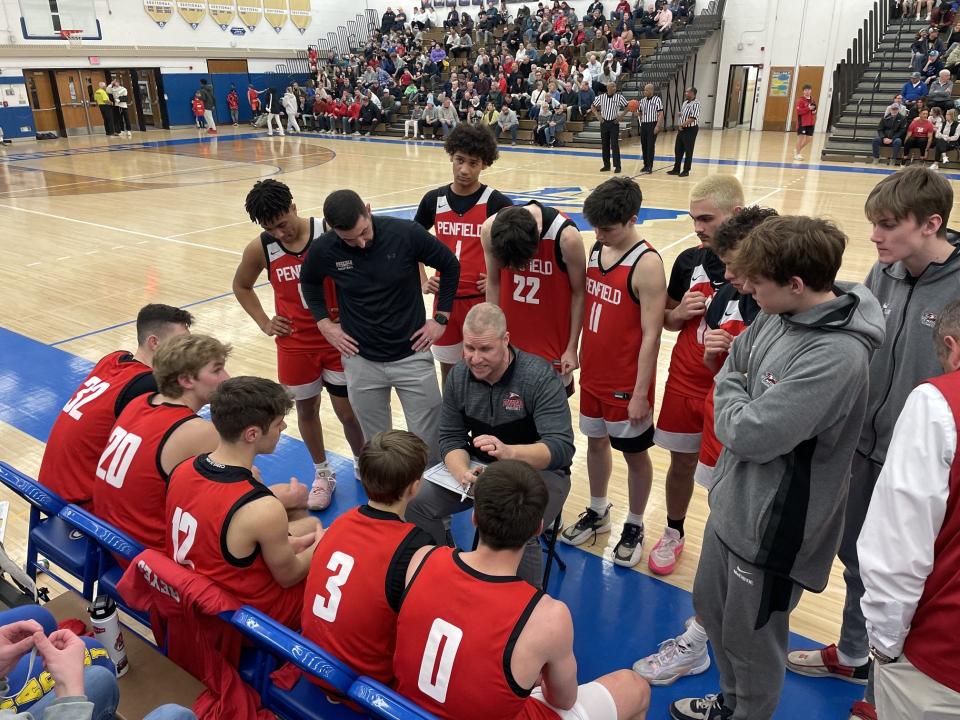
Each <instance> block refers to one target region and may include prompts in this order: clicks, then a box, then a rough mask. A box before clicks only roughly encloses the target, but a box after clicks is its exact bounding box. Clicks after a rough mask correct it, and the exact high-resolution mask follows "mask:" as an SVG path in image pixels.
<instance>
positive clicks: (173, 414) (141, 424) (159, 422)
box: [93, 335, 231, 550]
mask: <svg viewBox="0 0 960 720" xmlns="http://www.w3.org/2000/svg"><path fill="white" fill-rule="evenodd" d="M230 352H231V347H230V346H229V345H224V344H222V343H221V342H220V341H219V340H217V339H215V338H212V337H210V336H209V335H181V336H177V337H173V338H170V339H168V340H166V341H165V342H163V343H162V344H161V345H160V346H159V347H158V348H157V351H156V353H155V354H154V357H153V374H154V376H155V377H156V380H157V387H158V389H159V392H156V393H149V394H147V395H140V396H139V397H137V398H135V399H133V400H131V401H130V403H128V404H127V407H126V408H124V410H123V412H121V413H120V417H118V418H117V422H116V423H115V424H114V426H113V429H112V430H111V431H110V437H109V440H108V441H107V444H106V447H105V449H104V450H103V451H102V453H101V455H100V460H99V462H98V463H97V467H96V471H95V474H96V479H95V480H94V482H93V504H94V507H95V508H96V512H97V516H99V517H101V518H103V519H104V520H106V521H107V522H109V523H111V524H112V525H115V526H116V527H118V528H119V529H120V530H123V531H124V532H126V533H128V534H129V535H131V536H132V537H133V538H134V539H135V540H137V542H139V543H141V544H142V545H144V546H145V547H148V548H152V549H154V550H163V547H164V543H165V538H166V534H165V528H164V524H163V513H162V512H161V510H160V508H161V507H163V500H164V497H165V496H166V492H167V482H168V481H169V479H170V473H171V472H172V471H173V469H174V468H175V467H176V466H177V465H179V464H180V463H181V462H183V461H184V460H186V459H187V458H189V457H192V456H193V455H198V454H200V453H202V452H209V451H210V450H213V448H215V447H216V446H217V435H216V432H215V431H214V429H213V426H212V425H211V424H210V423H209V422H207V421H206V420H203V419H202V418H200V417H199V416H198V415H197V412H198V411H199V410H200V408H202V407H203V406H204V405H206V404H207V403H208V402H210V395H211V394H212V393H213V391H214V390H216V389H217V386H218V385H219V384H220V383H221V382H223V381H224V380H226V379H227V378H228V377H230V376H229V375H228V374H227V371H226V369H225V368H224V365H225V363H226V361H227V357H228V356H229V355H230Z"/></svg>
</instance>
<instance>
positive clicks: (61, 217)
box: [0, 205, 243, 255]
mask: <svg viewBox="0 0 960 720" xmlns="http://www.w3.org/2000/svg"><path fill="white" fill-rule="evenodd" d="M0 208H2V209H6V210H16V211H18V212H25V213H30V214H31V215H41V216H42V217H48V218H53V219H54V220H66V221H68V222H73V223H79V224H80V225H89V226H90V227H97V228H101V229H103V230H113V231H114V232H122V233H127V234H128V235H139V236H140V237H146V238H150V239H151V240H163V241H164V242H172V243H176V244H178V245H189V246H190V247H197V248H203V249H204V250H214V251H215V252H221V253H227V254H228V255H242V254H243V253H241V252H240V251H239V250H230V249H228V248H221V247H216V246H214V245H204V244H202V243H194V242H189V241H187V240H177V239H176V238H172V237H163V236H162V235H153V234H151V233H145V232H140V231H139V230H127V229H126V228H120V227H114V226H113V225H104V224H103V223H97V222H91V221H90V220H78V219H77V218H72V217H66V216H64V215H54V214H53V213H47V212H42V211H40V210H28V209H27V208H21V207H16V206H15V205H0Z"/></svg>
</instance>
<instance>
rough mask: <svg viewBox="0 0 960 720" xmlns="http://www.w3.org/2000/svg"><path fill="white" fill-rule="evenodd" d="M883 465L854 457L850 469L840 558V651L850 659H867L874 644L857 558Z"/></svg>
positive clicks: (859, 456)
mask: <svg viewBox="0 0 960 720" xmlns="http://www.w3.org/2000/svg"><path fill="white" fill-rule="evenodd" d="M881 468H882V465H877V464H876V463H874V462H871V461H870V460H867V459H866V458H865V457H863V456H862V455H861V454H860V453H854V454H853V465H852V466H851V468H850V490H849V491H848V493H847V510H846V516H845V518H844V522H843V537H842V538H841V540H840V550H839V551H838V552H837V555H838V556H839V558H840V562H842V563H843V580H844V582H845V583H846V585H847V595H846V598H845V599H844V601H843V625H841V626H840V642H838V643H837V649H838V650H840V652H842V653H844V654H845V655H849V656H850V657H867V655H869V654H870V643H869V641H868V640H867V625H866V620H864V618H863V610H862V609H861V608H860V599H861V598H862V597H863V592H864V589H863V581H862V580H861V579H860V558H859V557H858V556H857V539H858V538H859V537H860V531H861V530H862V529H863V521H864V520H866V518H867V509H868V508H869V507H870V498H871V497H872V496H873V488H874V487H876V484H877V478H878V477H880V470H881Z"/></svg>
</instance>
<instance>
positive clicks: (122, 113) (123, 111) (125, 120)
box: [107, 78, 133, 137]
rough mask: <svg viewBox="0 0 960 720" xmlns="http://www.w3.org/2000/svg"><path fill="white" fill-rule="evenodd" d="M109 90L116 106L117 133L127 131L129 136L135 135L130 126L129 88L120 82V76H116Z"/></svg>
mask: <svg viewBox="0 0 960 720" xmlns="http://www.w3.org/2000/svg"><path fill="white" fill-rule="evenodd" d="M107 92H109V93H110V97H112V98H113V107H114V108H116V113H117V114H116V117H115V120H116V128H117V135H118V136H120V135H123V133H124V132H126V133H127V137H133V133H132V132H131V128H130V113H129V111H128V110H127V89H126V88H125V87H124V86H123V85H121V84H120V79H119V78H114V79H113V82H111V83H110V88H109V89H108V90H107Z"/></svg>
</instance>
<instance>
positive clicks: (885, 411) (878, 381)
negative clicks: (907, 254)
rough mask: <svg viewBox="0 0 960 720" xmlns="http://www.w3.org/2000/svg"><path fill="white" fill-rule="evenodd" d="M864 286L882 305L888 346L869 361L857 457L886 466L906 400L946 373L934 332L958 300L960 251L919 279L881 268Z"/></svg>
mask: <svg viewBox="0 0 960 720" xmlns="http://www.w3.org/2000/svg"><path fill="white" fill-rule="evenodd" d="M864 283H865V284H866V286H867V287H868V288H870V290H871V291H872V292H873V294H874V295H876V297H877V299H878V300H879V301H880V307H881V309H882V310H883V315H884V318H885V321H886V326H887V341H886V342H885V343H884V346H883V348H882V349H881V350H880V352H878V353H877V354H876V355H874V357H873V360H871V361H870V398H869V400H868V401H867V415H866V418H865V419H864V423H863V430H862V431H861V433H860V444H859V446H858V447H857V452H859V453H860V454H861V455H863V456H864V457H867V458H869V459H870V460H872V461H873V462H875V463H877V464H878V465H882V464H883V461H884V460H885V459H886V457H887V446H889V445H890V437H891V436H892V435H893V426H894V425H895V424H896V422H897V418H898V417H899V416H900V411H901V410H903V405H904V403H905V402H906V401H907V395H909V394H910V392H911V391H912V390H913V389H914V388H915V387H916V386H917V384H918V383H920V382H921V381H923V380H926V379H927V378H931V377H935V376H937V375H940V374H941V372H943V371H942V369H941V368H940V363H939V362H937V355H936V353H935V352H934V345H933V326H934V323H936V321H937V317H938V316H939V315H940V311H941V310H943V308H944V307H945V306H946V305H947V303H949V302H950V301H951V300H953V299H955V298H958V297H960V250H956V251H954V253H953V255H951V256H950V258H949V259H948V260H947V261H946V262H945V263H942V264H941V263H932V264H930V265H928V266H927V269H926V270H924V271H923V273H921V274H920V277H919V278H916V279H913V278H911V277H910V276H909V274H908V273H907V269H906V268H905V267H904V266H903V263H899V262H898V263H894V264H893V265H881V264H880V263H877V264H876V265H874V266H873V268H872V269H871V270H870V273H869V274H868V275H867V279H866V280H865V281H864Z"/></svg>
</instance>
